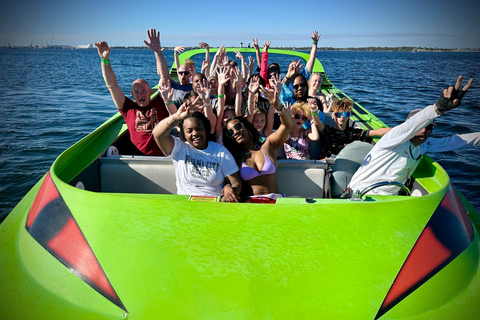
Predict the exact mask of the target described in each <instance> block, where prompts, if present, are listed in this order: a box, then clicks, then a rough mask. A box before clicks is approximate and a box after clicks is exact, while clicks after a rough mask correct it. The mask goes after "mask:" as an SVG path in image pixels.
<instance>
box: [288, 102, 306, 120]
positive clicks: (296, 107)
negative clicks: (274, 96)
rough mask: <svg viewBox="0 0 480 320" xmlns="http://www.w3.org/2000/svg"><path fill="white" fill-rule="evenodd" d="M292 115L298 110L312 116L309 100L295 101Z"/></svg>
mask: <svg viewBox="0 0 480 320" xmlns="http://www.w3.org/2000/svg"><path fill="white" fill-rule="evenodd" d="M291 110H292V116H293V115H295V114H296V113H298V112H300V111H301V112H302V113H303V115H304V116H306V117H307V118H308V117H309V116H310V107H309V106H308V102H303V101H302V102H295V103H294V104H293V105H292V107H291Z"/></svg>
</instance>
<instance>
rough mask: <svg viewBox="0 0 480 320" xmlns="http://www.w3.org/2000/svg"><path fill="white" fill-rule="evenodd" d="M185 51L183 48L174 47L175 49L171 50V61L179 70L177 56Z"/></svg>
mask: <svg viewBox="0 0 480 320" xmlns="http://www.w3.org/2000/svg"><path fill="white" fill-rule="evenodd" d="M184 50H185V47H184V46H176V47H175V49H173V59H174V61H175V68H177V70H178V68H180V59H179V58H178V56H179V55H180V54H181V53H182V52H183V51H184Z"/></svg>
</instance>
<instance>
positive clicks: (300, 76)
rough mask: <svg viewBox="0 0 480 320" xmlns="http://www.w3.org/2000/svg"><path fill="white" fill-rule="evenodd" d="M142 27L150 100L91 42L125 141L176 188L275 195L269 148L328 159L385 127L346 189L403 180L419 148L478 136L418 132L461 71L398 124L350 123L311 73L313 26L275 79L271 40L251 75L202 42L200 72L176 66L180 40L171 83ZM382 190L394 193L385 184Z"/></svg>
mask: <svg viewBox="0 0 480 320" xmlns="http://www.w3.org/2000/svg"><path fill="white" fill-rule="evenodd" d="M147 35H148V41H145V40H144V43H145V45H146V46H147V47H148V48H150V49H151V50H152V51H153V52H154V54H155V59H156V64H157V71H158V75H159V77H160V81H159V86H158V91H159V94H158V95H157V96H155V98H153V99H151V95H152V89H151V88H150V87H149V85H148V83H147V82H146V81H145V80H143V79H137V80H135V81H134V82H133V84H132V91H131V94H132V97H133V99H134V100H131V99H130V98H128V97H126V96H125V95H124V93H123V91H122V90H121V88H120V87H119V86H118V84H117V81H116V77H115V74H114V72H113V69H112V66H111V64H110V48H109V47H108V44H107V43H106V42H104V41H103V42H98V43H96V46H97V49H98V53H99V56H100V59H101V66H102V74H103V77H104V80H105V83H106V85H107V88H108V89H109V91H110V93H111V96H112V99H113V101H114V103H115V105H116V107H117V109H118V110H119V111H120V113H121V114H122V116H123V117H124V118H125V122H126V124H127V127H128V130H129V133H130V139H131V141H132V143H133V144H134V145H135V146H136V147H137V148H138V149H139V150H140V152H142V153H143V154H145V155H155V156H170V157H171V159H172V161H173V163H174V166H175V175H176V179H177V192H178V194H189V195H203V196H221V198H222V201H225V202H239V201H241V200H243V199H245V198H255V197H267V198H274V199H275V198H278V197H283V196H285V195H283V194H280V193H279V190H278V187H277V183H276V176H275V171H276V167H277V156H278V155H279V154H284V155H285V156H286V157H287V158H289V159H310V156H311V151H310V143H311V142H312V141H321V157H331V156H333V155H336V154H338V153H339V152H340V151H341V150H342V148H343V147H344V146H345V145H347V144H348V143H350V142H352V141H355V140H361V141H371V140H369V139H371V137H373V136H379V137H381V136H383V135H385V136H384V137H383V138H382V139H380V142H379V143H377V144H376V146H375V147H374V149H372V151H371V152H370V154H369V155H368V156H367V157H366V159H365V161H364V163H363V164H362V166H361V168H360V169H359V171H358V172H357V174H355V176H354V177H353V178H352V181H351V183H350V186H349V190H358V189H359V188H362V187H363V186H364V185H368V184H370V183H371V182H372V180H375V179H380V178H382V179H383V178H385V177H388V178H389V179H391V180H395V179H396V180H399V181H400V182H405V181H404V180H406V178H408V177H409V176H410V175H411V173H412V172H413V170H414V169H415V167H416V164H418V162H419V159H420V158H421V156H422V155H423V154H424V153H425V152H427V151H446V150H452V149H453V148H458V147H460V148H461V147H467V146H471V145H478V144H479V143H480V137H479V134H478V133H475V134H470V135H468V136H466V135H456V136H453V137H449V138H445V139H447V140H448V141H443V140H442V141H437V140H441V139H432V138H430V139H428V140H427V138H428V136H429V134H430V133H431V129H430V127H431V122H432V121H433V119H434V118H435V117H436V116H438V115H439V114H443V113H444V112H445V111H447V110H450V109H452V108H455V107H458V105H460V101H461V99H462V98H463V95H464V94H465V92H466V91H467V90H468V88H469V87H470V85H471V83H472V80H470V81H469V82H468V84H467V85H466V86H465V87H464V88H463V89H460V86H461V77H460V78H459V80H458V81H457V83H456V85H455V86H454V87H453V86H452V87H450V88H449V89H445V90H444V92H442V96H441V97H440V99H439V101H437V103H436V104H435V105H433V106H429V107H427V108H425V109H424V110H422V111H421V112H417V113H416V114H415V115H412V116H411V118H409V119H408V120H407V121H406V122H405V123H404V124H402V125H400V126H397V127H395V128H393V129H391V128H381V129H377V130H370V131H368V130H361V129H358V128H354V127H353V126H352V121H349V117H350V114H351V112H352V110H353V102H352V101H351V100H349V99H347V98H343V99H335V98H334V97H332V96H331V95H330V96H325V95H324V94H323V93H322V91H321V84H322V76H321V74H318V73H314V74H312V70H313V66H314V62H315V56H316V51H317V43H318V40H319V37H320V36H319V34H318V33H317V32H316V31H313V32H312V37H311V38H312V40H313V44H312V49H311V52H310V58H309V60H308V61H307V63H306V64H305V66H303V65H302V64H301V61H292V62H291V63H290V65H289V67H288V70H287V72H286V75H285V77H284V78H283V79H282V78H281V71H280V66H279V65H278V64H277V63H275V62H273V63H270V64H269V63H268V49H269V46H270V41H268V42H267V43H265V44H264V46H263V50H262V51H261V50H260V48H259V46H258V41H257V40H256V39H253V46H254V48H255V49H256V58H257V63H258V65H259V67H258V68H257V71H258V73H254V61H253V59H252V58H249V62H248V63H246V62H245V59H244V57H243V55H242V54H241V53H240V52H239V51H237V52H236V58H237V59H239V60H240V66H239V65H238V64H237V62H236V61H235V60H228V58H227V55H226V51H225V50H224V49H223V46H222V47H220V48H219V50H218V51H217V53H216V54H215V56H214V58H213V60H212V61H210V53H209V46H208V44H206V43H204V42H202V43H200V44H199V45H200V47H203V48H205V49H206V56H205V61H204V62H203V64H202V67H201V70H202V72H195V71H196V68H195V65H194V63H193V61H191V60H187V61H185V62H184V63H183V64H180V62H179V59H178V54H179V53H181V52H182V51H183V50H184V48H183V47H181V46H179V47H176V48H175V50H174V55H175V63H176V66H177V74H178V81H175V80H173V79H171V78H170V74H169V72H168V65H167V62H166V60H165V57H164V55H163V52H162V51H163V48H162V46H161V43H160V34H159V32H157V31H156V30H155V29H151V30H148V31H147ZM326 112H329V113H330V114H331V117H332V118H333V120H334V123H335V125H334V126H333V127H329V126H327V125H325V124H324V123H325V114H324V113H326ZM425 127H427V128H429V129H428V130H430V131H428V130H426V129H424V128H425ZM390 129H391V130H390ZM461 141H464V143H460V142H461ZM424 142H427V143H426V144H425V146H424V147H422V145H423V144H424ZM412 146H413V147H412ZM432 146H433V147H432ZM400 149H401V150H400ZM387 150H388V151H387ZM406 150H410V154H408V153H407V152H406ZM404 151H405V152H404ZM404 153H405V154H406V155H407V156H405V154H404ZM387 154H388V155H387ZM377 192H378V191H377ZM383 192H385V194H394V193H395V192H396V191H395V190H394V189H393V188H390V189H389V190H386V189H385V190H383ZM392 192H393V193H392Z"/></svg>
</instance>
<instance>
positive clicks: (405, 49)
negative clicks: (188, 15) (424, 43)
mask: <svg viewBox="0 0 480 320" xmlns="http://www.w3.org/2000/svg"><path fill="white" fill-rule="evenodd" d="M236 48H237V47H236ZM244 48H248V47H244ZM270 48H271V49H283V50H295V51H310V49H311V47H270ZM0 49H64V50H65V49H67V50H88V49H95V47H93V48H92V47H89V48H85V47H83V48H81V47H72V46H69V45H49V46H47V47H39V46H35V47H32V46H10V47H7V46H0ZM112 49H148V48H147V47H146V46H113V47H112ZM165 49H167V50H173V49H174V47H165ZM185 49H186V50H192V49H198V47H186V48H185ZM250 49H253V48H251V47H250ZM317 51H380V52H480V48H428V47H349V48H334V47H318V48H317Z"/></svg>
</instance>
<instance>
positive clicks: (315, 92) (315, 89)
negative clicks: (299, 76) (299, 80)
mask: <svg viewBox="0 0 480 320" xmlns="http://www.w3.org/2000/svg"><path fill="white" fill-rule="evenodd" d="M321 88H322V74H321V73H320V72H315V73H314V74H312V75H311V76H310V79H308V96H309V97H313V98H317V99H318V100H319V101H320V103H321V105H322V111H323V112H331V111H332V109H331V106H330V107H329V106H328V104H327V97H326V96H325V95H324V94H323V92H322V89H321Z"/></svg>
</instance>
